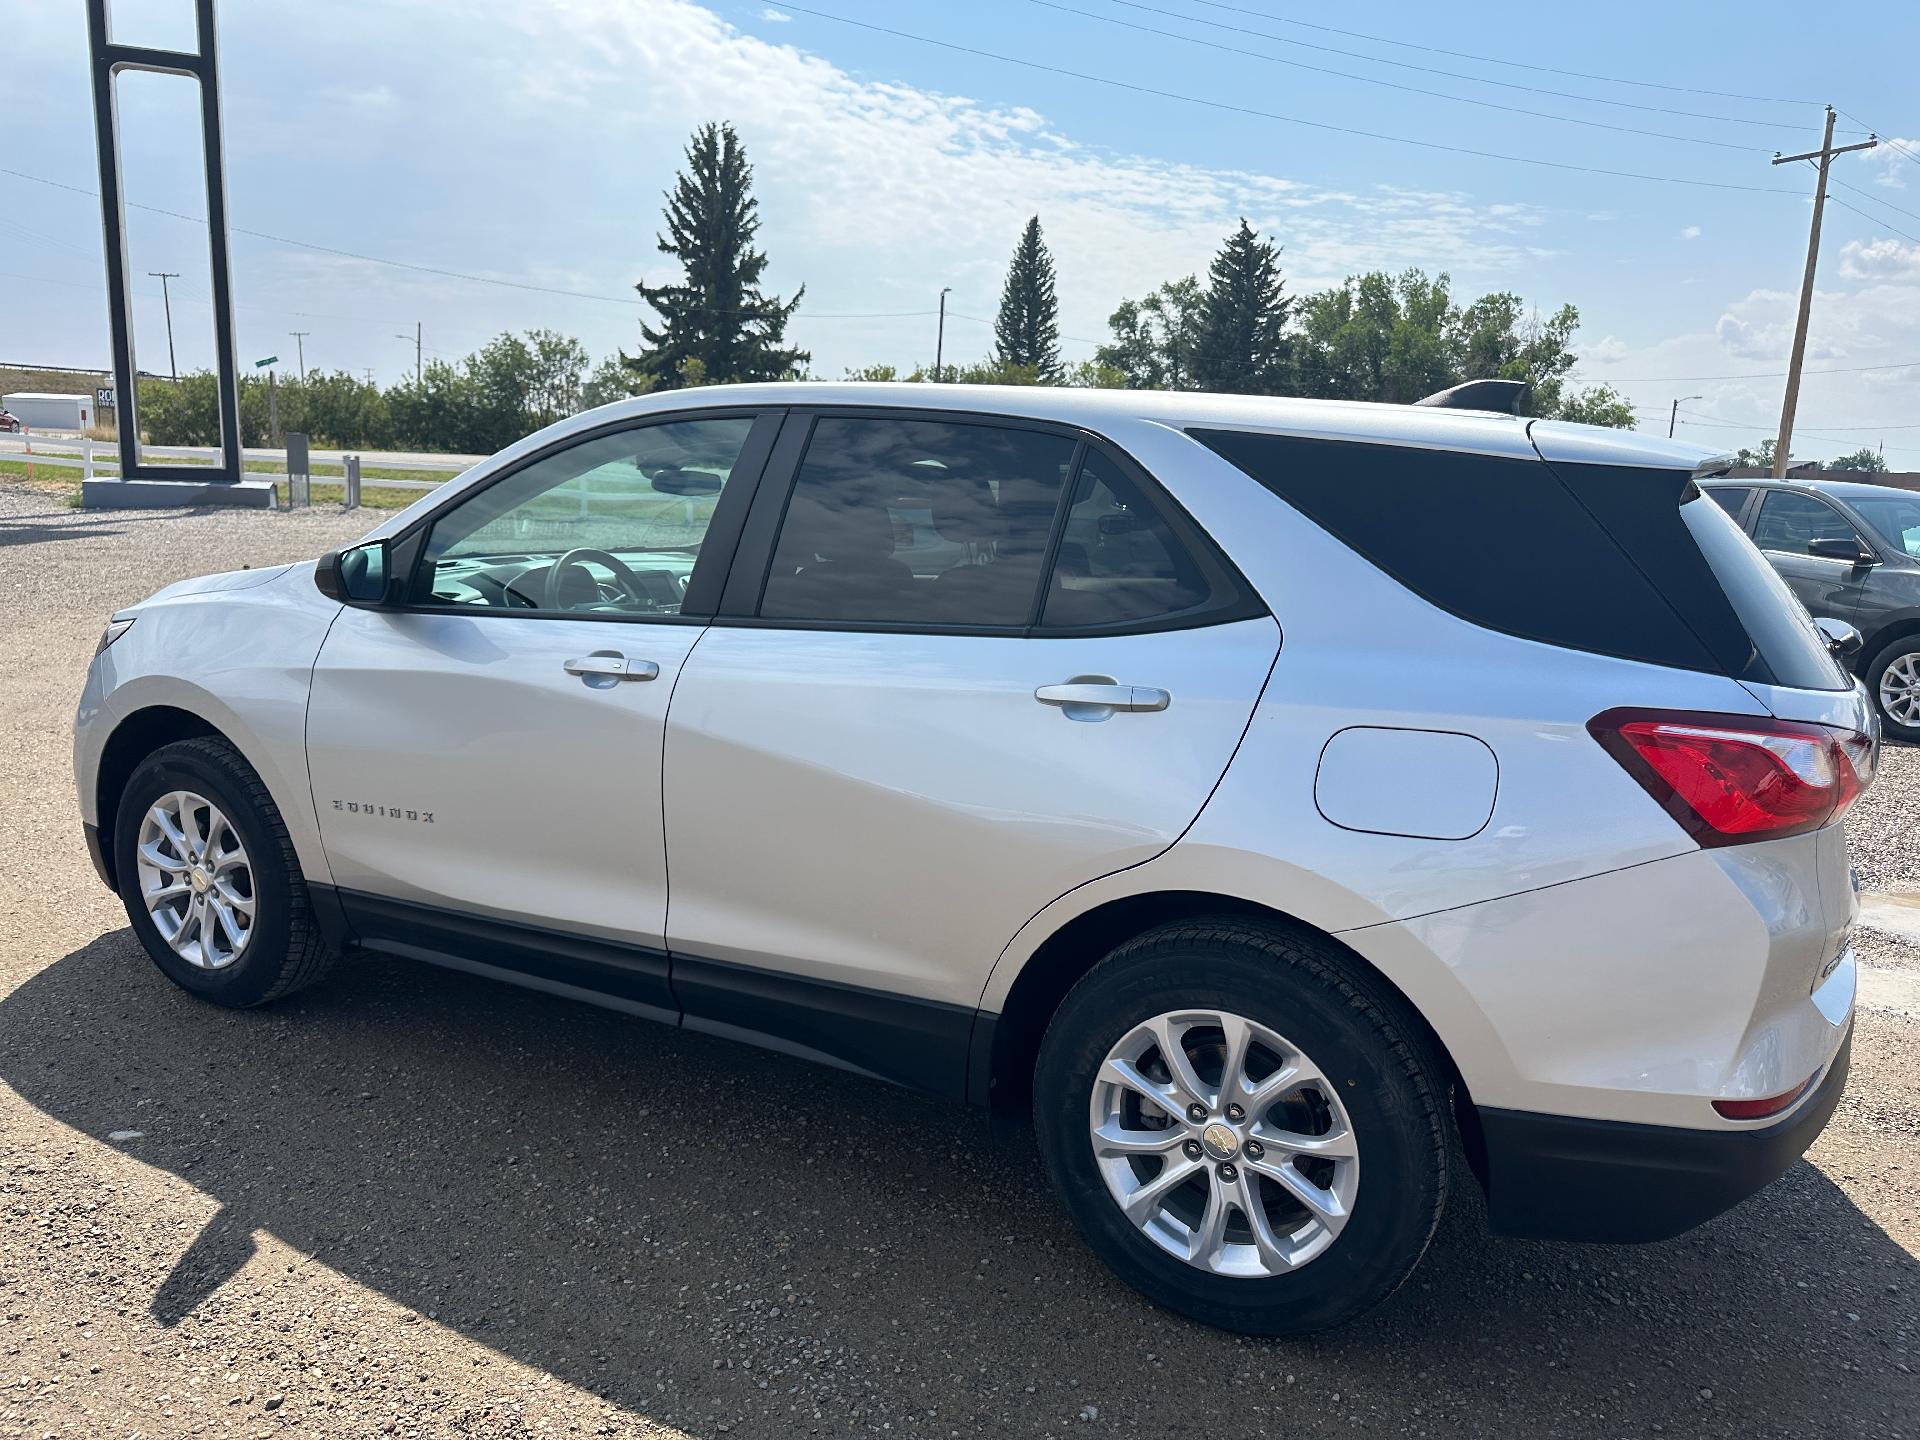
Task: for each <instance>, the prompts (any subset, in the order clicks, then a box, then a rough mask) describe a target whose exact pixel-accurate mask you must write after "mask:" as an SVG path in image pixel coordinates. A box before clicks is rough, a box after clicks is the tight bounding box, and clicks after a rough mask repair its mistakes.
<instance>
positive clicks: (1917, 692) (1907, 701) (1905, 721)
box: [1880, 650, 1920, 725]
mask: <svg viewBox="0 0 1920 1440" xmlns="http://www.w3.org/2000/svg"><path fill="white" fill-rule="evenodd" d="M1880 708H1881V709H1882V710H1883V711H1885V712H1886V714H1887V716H1888V717H1889V718H1890V719H1892V720H1894V721H1896V722H1898V723H1899V724H1901V725H1920V650H1909V651H1908V652H1907V653H1906V654H1904V655H1900V656H1897V657H1895V659H1894V661H1893V663H1892V664H1890V665H1888V666H1887V668H1886V669H1885V670H1883V671H1881V672H1880Z"/></svg>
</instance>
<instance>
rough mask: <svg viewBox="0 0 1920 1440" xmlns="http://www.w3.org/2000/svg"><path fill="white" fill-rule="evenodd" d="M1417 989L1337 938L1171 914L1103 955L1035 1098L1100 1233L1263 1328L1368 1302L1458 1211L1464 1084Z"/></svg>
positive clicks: (1171, 1288) (1078, 991) (1066, 1015)
mask: <svg viewBox="0 0 1920 1440" xmlns="http://www.w3.org/2000/svg"><path fill="white" fill-rule="evenodd" d="M1426 1051H1427V1046H1426V1044H1425V1042H1424V1038H1423V1037H1422V1036H1421V1035H1420V1034H1419V1033H1418V1030H1417V1026H1416V1025H1415V1024H1414V1023H1412V1022H1411V1021H1410V1019H1409V1017H1407V1016H1406V1014H1405V1012H1404V1005H1403V1002H1400V1001H1398V998H1397V997H1394V996H1391V995H1390V994H1388V993H1387V992H1386V991H1385V989H1384V987H1382V986H1381V985H1380V984H1379V982H1377V981H1373V980H1371V979H1370V978H1369V977H1367V976H1365V975H1364V974H1362V973H1361V967H1360V966H1358V965H1357V963H1355V962H1353V961H1352V960H1351V959H1350V958H1349V957H1347V956H1346V955H1345V954H1344V953H1343V952H1341V951H1340V950H1339V949H1338V948H1337V947H1336V946H1334V945H1332V944H1331V943H1329V942H1326V941H1324V940H1322V939H1320V938H1318V937H1314V936H1311V935H1307V934H1303V933H1294V932H1291V931H1288V930H1285V929H1281V928H1278V927H1273V928H1269V927H1265V926H1260V925H1249V924H1245V923H1242V922H1239V921H1235V920H1222V921H1218V922H1211V923H1208V922H1202V923H1191V924H1181V925H1176V926H1170V927H1167V928H1165V929H1162V930H1157V931H1153V932H1151V933H1149V934H1146V935H1143V936H1141V937H1139V938H1138V939H1136V940H1133V941H1131V942H1129V943H1128V944H1126V945H1124V946H1122V947H1121V948H1120V949H1119V950H1116V951H1115V952H1114V953H1113V954H1112V955H1109V956H1108V957H1107V958H1106V959H1104V960H1103V961H1101V962H1100V963H1099V964H1098V965H1096V966H1095V967H1094V968H1093V970H1092V971H1090V972H1089V973H1088V974H1087V976H1086V977H1085V978H1084V979H1083V980H1081V981H1080V983H1079V984H1078V985H1077V986H1076V987H1075V988H1074V989H1073V991H1072V992H1071V993H1069V995H1068V996H1067V998H1066V999H1065V1000H1064V1001H1063V1002H1062V1003H1061V1006H1060V1009H1059V1011H1058V1013H1057V1014H1056V1015H1055V1016H1054V1019H1053V1021H1052V1024H1051V1025H1050V1026H1049V1028H1048V1031H1047V1034H1046V1037H1045V1039H1044V1040H1043V1042H1042V1045H1041V1052H1040V1057H1039V1063H1038V1067H1037V1070H1036V1074H1035V1101H1034V1116H1035V1121H1036V1125H1037V1128H1038V1132H1039V1137H1040V1144H1041V1150H1042V1153H1043V1155H1044V1157H1045V1160H1046V1164H1047V1168H1048V1172H1049V1174H1050V1176H1051V1178H1052V1181H1053V1184H1054V1188H1055V1189H1056V1191H1057V1192H1058V1193H1059V1195H1060V1197H1061V1199H1062V1201H1063V1202H1064V1204H1065V1205H1066V1208H1067V1210H1068V1211H1069V1213H1070V1214H1071V1216H1072V1218H1073V1221H1074V1223H1075V1225H1076V1227H1077V1228H1078V1229H1079V1231H1080V1233H1081V1235H1082V1236H1083V1237H1084V1238H1085V1239H1086V1241H1087V1243H1088V1244H1089V1245H1090V1246H1091V1247H1092V1248H1093V1250H1094V1251H1095V1252H1096V1253H1097V1254H1098V1255H1099V1256H1100V1257H1101V1258H1102V1259H1103V1260H1104V1261H1105V1262H1106V1263H1107V1264H1108V1265H1110V1266H1111V1267H1112V1268H1113V1269H1114V1270H1115V1271H1116V1272H1117V1273H1118V1274H1119V1275H1120V1277H1121V1278H1122V1279H1124V1280H1126V1281H1127V1282H1128V1283H1129V1284H1131V1285H1133V1286H1134V1287H1135V1288H1136V1289H1138V1290H1140V1291H1141V1292H1142V1293H1144V1294H1145V1295H1147V1296H1148V1297H1149V1298H1150V1299H1153V1300H1155V1301H1157V1302H1159V1303H1160V1304H1162V1305H1165V1306H1167V1307H1168V1308H1169V1309H1172V1310H1175V1311H1178V1312H1179V1313H1181V1314H1183V1315H1187V1316H1190V1317H1191V1318H1193V1319H1196V1320H1200V1321H1203V1322H1205V1323H1207V1324H1210V1325H1218V1326H1221V1327H1223V1328H1226V1329H1231V1330H1237V1331H1241V1332H1244V1333H1248V1334H1258V1335H1302V1334H1308V1333H1311V1332H1313V1331H1317V1330H1324V1329H1327V1328H1329V1327H1331V1326H1335V1325H1339V1324H1341V1323H1343V1322H1345V1321H1347V1320H1351V1319H1353V1318H1354V1317H1355V1316H1357V1315H1360V1314H1361V1313H1363V1312H1364V1311H1366V1310H1369V1309H1371V1308H1372V1307H1373V1306H1375V1305H1377V1304H1379V1303H1380V1302H1381V1301H1382V1300H1384V1299H1385V1298H1386V1297H1387V1296H1389V1295H1390V1294H1392V1293H1393V1291H1394V1290H1395V1289H1397V1288H1398V1287H1399V1285H1400V1283H1401V1282H1402V1281H1403V1280H1404V1279H1405V1278H1406V1277H1407V1275H1408V1273H1409V1272H1411V1270H1412V1269H1413V1267H1414V1265H1415V1263H1416V1262H1417V1261H1418V1260H1419V1259H1420V1256H1421V1255H1422V1254H1423V1253H1424V1252H1425V1250H1426V1247H1427V1243H1428V1241H1429V1240H1430V1239H1431V1237H1432V1235H1433V1232H1434V1229H1435V1227H1436V1226H1437V1225H1438V1223H1439V1218H1440V1213H1441V1209H1442V1206H1443V1205H1444V1202H1445V1194H1446V1180H1447V1135H1448V1131H1447V1120H1446V1108H1445V1107H1446V1097H1445V1093H1444V1089H1443V1086H1442V1083H1441V1080H1440V1077H1439V1075H1438V1073H1437V1072H1438V1069H1439V1067H1438V1065H1437V1064H1436V1062H1435V1061H1434V1059H1433V1058H1432V1057H1431V1056H1430V1055H1429V1054H1427V1053H1426Z"/></svg>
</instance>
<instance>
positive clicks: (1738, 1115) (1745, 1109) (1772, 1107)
mask: <svg viewBox="0 0 1920 1440" xmlns="http://www.w3.org/2000/svg"><path fill="white" fill-rule="evenodd" d="M1812 1084H1813V1081H1812V1080H1808V1081H1806V1082H1805V1083H1804V1084H1800V1085H1796V1086H1794V1087H1793V1089H1791V1090H1787V1091H1784V1092H1782V1093H1781V1094H1779V1095H1769V1096H1768V1097H1767V1098H1766V1099H1764V1100H1716V1101H1714V1102H1713V1108H1714V1109H1715V1110H1717V1111H1719V1112H1720V1114H1722V1115H1723V1116H1725V1117H1726V1118H1727V1119H1729V1120H1765V1119H1766V1118H1767V1117H1768V1116H1769V1115H1778V1114H1779V1113H1780V1112H1781V1111H1782V1110H1785V1109H1786V1108H1787V1107H1788V1106H1790V1105H1791V1104H1793V1102H1794V1101H1796V1100H1798V1099H1799V1098H1800V1097H1801V1096H1802V1095H1804V1094H1806V1093H1807V1087H1808V1086H1810V1085H1812Z"/></svg>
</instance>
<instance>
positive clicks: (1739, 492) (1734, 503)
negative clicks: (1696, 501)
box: [1706, 485, 1753, 519]
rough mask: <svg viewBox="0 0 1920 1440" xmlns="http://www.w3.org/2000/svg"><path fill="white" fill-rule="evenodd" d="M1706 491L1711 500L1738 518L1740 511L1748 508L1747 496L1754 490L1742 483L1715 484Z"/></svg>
mask: <svg viewBox="0 0 1920 1440" xmlns="http://www.w3.org/2000/svg"><path fill="white" fill-rule="evenodd" d="M1706 493H1707V498H1708V499H1709V500H1711V501H1713V503H1714V504H1716V505H1718V506H1719V507H1720V508H1721V509H1722V510H1724V511H1726V512H1727V513H1728V514H1729V515H1731V516H1733V517H1734V518H1735V519H1738V518H1739V516H1740V512H1741V511H1742V510H1743V509H1745V508H1746V504H1747V497H1748V496H1749V495H1751V494H1753V491H1751V490H1749V489H1747V488H1746V487H1745V486H1741V485H1715V486H1714V487H1713V488H1712V489H1710V490H1708V491H1707V492H1706Z"/></svg>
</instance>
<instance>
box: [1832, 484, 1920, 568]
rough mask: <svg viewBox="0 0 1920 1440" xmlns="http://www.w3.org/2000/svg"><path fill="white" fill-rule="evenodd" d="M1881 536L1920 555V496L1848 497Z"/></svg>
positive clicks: (1905, 550)
mask: <svg viewBox="0 0 1920 1440" xmlns="http://www.w3.org/2000/svg"><path fill="white" fill-rule="evenodd" d="M1847 498H1848V500H1849V502H1850V503H1851V504H1852V505H1853V508H1854V509H1855V510H1857V511H1858V512H1859V513H1860V517H1861V518H1862V519H1863V520H1865V521H1866V522H1867V523H1868V524H1869V525H1871V526H1872V527H1873V528H1874V529H1875V530H1876V531H1878V532H1879V535H1880V538H1881V539H1883V540H1885V541H1886V542H1887V543H1888V544H1889V545H1891V546H1892V547H1893V548H1894V549H1896V550H1898V551H1901V552H1902V553H1903V554H1907V555H1920V495H1900V494H1890V495H1870V496H1866V497H1862V496H1859V495H1850V496H1848V497H1847Z"/></svg>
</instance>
